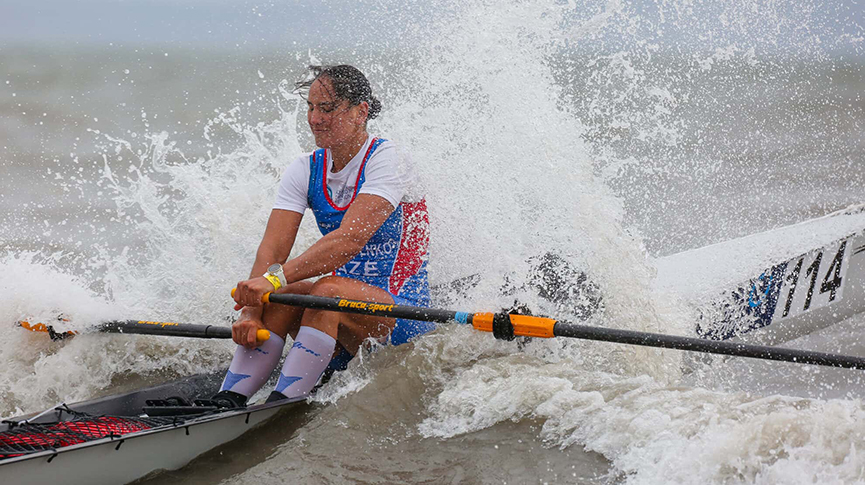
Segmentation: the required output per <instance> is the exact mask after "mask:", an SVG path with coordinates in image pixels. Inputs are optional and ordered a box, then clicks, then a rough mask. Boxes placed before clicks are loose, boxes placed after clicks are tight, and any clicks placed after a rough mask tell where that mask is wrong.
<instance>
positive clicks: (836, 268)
mask: <svg viewBox="0 0 865 485" xmlns="http://www.w3.org/2000/svg"><path fill="white" fill-rule="evenodd" d="M657 267H658V279H657V284H658V285H659V287H660V288H662V289H664V290H667V291H671V292H674V293H676V294H678V295H679V296H680V297H682V298H683V299H684V300H685V301H687V302H689V303H690V304H691V305H693V306H695V307H696V308H698V313H699V315H700V320H699V323H698V324H697V326H696V333H697V335H698V336H700V337H703V338H708V339H715V340H726V339H736V338H738V339H743V340H747V341H749V342H754V343H761V344H766V345H774V344H777V343H780V342H785V341H789V340H793V339H795V338H798V337H801V336H803V335H807V334H809V333H812V332H814V331H816V330H820V329H822V328H826V327H828V326H830V325H832V324H834V323H837V322H840V321H842V320H844V319H847V318H849V317H851V316H852V315H855V314H858V313H862V312H865V205H857V206H853V207H849V208H847V209H844V210H841V211H838V212H835V213H832V214H829V215H827V216H825V217H820V218H817V219H812V220H808V221H805V222H802V223H799V224H794V225H791V226H786V227H781V228H778V229H774V230H771V231H767V232H763V233H759V234H754V235H751V236H746V237H743V238H738V239H733V240H730V241H725V242H722V243H718V244H713V245H711V246H706V247H702V248H699V249H694V250H691V251H686V252H683V253H679V254H674V255H671V256H667V257H664V258H660V259H659V260H658V261H657ZM719 288H726V290H719Z"/></svg>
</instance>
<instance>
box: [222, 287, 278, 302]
mask: <svg viewBox="0 0 865 485" xmlns="http://www.w3.org/2000/svg"><path fill="white" fill-rule="evenodd" d="M236 291H237V288H232V289H231V297H232V298H234V293H235V292H236ZM261 302H262V303H270V292H269V291H268V292H267V293H265V294H263V295H261Z"/></svg>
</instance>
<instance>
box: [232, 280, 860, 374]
mask: <svg viewBox="0 0 865 485" xmlns="http://www.w3.org/2000/svg"><path fill="white" fill-rule="evenodd" d="M232 293H233V290H232ZM263 300H264V301H265V302H270V303H280V304H283V305H291V306H300V307H306V308H316V309H321V310H332V311H337V312H345V313H361V314H364V315H377V316H383V317H390V318H406V319H410V320H423V321H427V322H439V323H447V322H456V323H463V324H469V325H472V326H473V327H474V328H475V329H477V330H482V331H484V332H492V333H493V335H495V337H496V338H499V339H504V340H512V339H513V338H514V337H517V336H524V337H541V338H550V337H570V338H580V339H586V340H600V341H604V342H616V343H622V344H631V345H642V346H646V347H660V348H666V349H679V350H690V351H694V352H706V353H710V354H723V355H735V356H738V357H752V358H755V359H766V360H780V361H785V362H795V363H798V364H814V365H824V366H829V367H843V368H848V369H865V358H862V357H854V356H847V355H837V354H826V353H822V352H811V351H807V350H795V349H785V348H778V347H768V346H764V345H749V344H743V343H739V342H728V341H718V340H706V339H699V338H693V337H679V336H676V335H663V334H657V333H648V332H635V331H633V330H617V329H612V328H603V327H590V326H587V325H578V324H574V323H569V322H562V321H556V320H554V319H552V318H544V317H534V316H528V315H512V314H507V313H469V312H456V311H451V310H440V309H435V308H422V307H413V306H408V305H394V304H382V303H373V302H369V301H360V300H347V299H344V298H327V297H320V296H310V295H293V294H288V293H279V294H277V293H268V294H266V295H265V296H264V298H263Z"/></svg>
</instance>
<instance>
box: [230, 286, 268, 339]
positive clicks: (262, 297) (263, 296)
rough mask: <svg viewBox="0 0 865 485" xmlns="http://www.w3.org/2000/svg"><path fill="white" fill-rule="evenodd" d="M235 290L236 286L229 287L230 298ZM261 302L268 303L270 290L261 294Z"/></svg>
mask: <svg viewBox="0 0 865 485" xmlns="http://www.w3.org/2000/svg"><path fill="white" fill-rule="evenodd" d="M236 291H237V288H232V289H231V297H232V298H234V292H236ZM261 302H262V303H270V292H269V291H268V292H267V293H265V294H263V295H261ZM265 340H267V339H265Z"/></svg>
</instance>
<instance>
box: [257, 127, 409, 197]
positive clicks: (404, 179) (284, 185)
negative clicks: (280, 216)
mask: <svg viewBox="0 0 865 485" xmlns="http://www.w3.org/2000/svg"><path fill="white" fill-rule="evenodd" d="M372 140H373V137H372V136H369V137H368V138H367V139H366V142H365V143H364V145H363V147H362V148H361V149H360V150H358V152H357V155H355V156H354V158H352V159H351V161H350V162H348V165H346V166H345V167H343V169H342V170H340V171H339V172H336V173H334V172H333V157H332V154H331V151H330V150H328V151H327V189H328V192H329V195H330V198H331V200H332V201H333V203H334V204H336V205H337V206H339V207H345V206H346V205H348V203H349V202H350V201H351V198H352V196H353V195H354V188H355V183H356V182H357V175H358V171H359V170H360V166H361V163H362V162H363V157H364V156H365V155H366V152H367V150H368V149H369V145H370V143H372ZM310 155H311V153H305V154H303V155H301V156H299V157H298V158H297V159H295V160H294V161H293V162H292V163H291V164H290V165H289V166H288V168H286V169H285V172H284V173H283V174H282V181H281V182H280V183H279V191H278V192H277V195H276V203H275V204H274V205H273V208H274V209H283V210H290V211H294V212H299V213H301V214H303V213H304V211H305V210H306V209H307V208H308V207H309V205H308V203H307V193H308V190H309V157H310ZM360 194H372V195H378V196H380V197H384V198H385V199H387V201H388V202H390V203H391V205H393V206H394V208H396V206H398V205H399V203H400V202H401V201H406V202H416V201H419V200H420V199H422V198H423V191H422V190H421V188H420V186H419V184H418V180H417V176H416V175H415V172H414V170H413V167H412V164H411V158H410V157H409V156H408V154H407V153H405V152H404V151H402V150H400V149H399V148H398V147H397V146H396V144H394V143H393V142H392V141H386V142H383V143H382V144H380V145H379V146H378V148H376V150H375V152H373V154H372V155H371V156H370V157H369V160H367V162H366V177H365V179H364V182H363V185H362V186H361V188H360V190H359V191H358V195H360Z"/></svg>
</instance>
